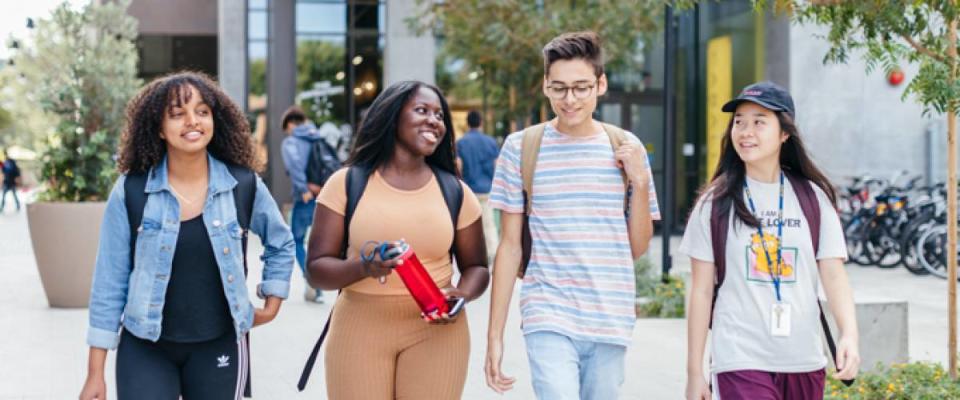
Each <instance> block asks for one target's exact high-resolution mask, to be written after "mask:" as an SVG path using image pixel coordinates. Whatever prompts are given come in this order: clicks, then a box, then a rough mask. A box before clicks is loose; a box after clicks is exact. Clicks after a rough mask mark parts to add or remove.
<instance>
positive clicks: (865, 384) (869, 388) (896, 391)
mask: <svg viewBox="0 0 960 400" xmlns="http://www.w3.org/2000/svg"><path fill="white" fill-rule="evenodd" d="M956 398H960V383H957V382H954V381H952V380H951V379H950V377H949V376H948V374H947V371H945V370H944V368H943V366H941V365H940V364H938V363H933V362H923V361H919V362H912V363H909V364H892V365H890V366H889V367H886V366H882V365H878V366H877V368H876V369H875V370H874V371H872V372H868V373H865V374H861V375H860V376H859V377H857V381H856V383H854V385H853V386H851V387H846V386H844V385H843V384H842V383H840V381H838V380H836V379H834V378H833V377H832V376H831V374H827V383H826V386H825V387H824V399H825V400H841V399H842V400H848V399H849V400H873V399H930V400H934V399H937V400H939V399H956Z"/></svg>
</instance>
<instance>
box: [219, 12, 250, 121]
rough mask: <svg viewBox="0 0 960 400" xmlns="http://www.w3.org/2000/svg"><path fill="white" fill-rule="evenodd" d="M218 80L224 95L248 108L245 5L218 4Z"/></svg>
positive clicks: (243, 107) (243, 108)
mask: <svg viewBox="0 0 960 400" xmlns="http://www.w3.org/2000/svg"><path fill="white" fill-rule="evenodd" d="M217 37H218V38H219V40H217V53H218V58H217V80H218V81H219V82H220V87H222V88H223V90H224V91H225V92H227V95H228V96H230V98H231V99H233V101H235V102H236V103H237V105H239V106H240V109H241V110H246V109H247V2H246V0H219V1H218V2H217Z"/></svg>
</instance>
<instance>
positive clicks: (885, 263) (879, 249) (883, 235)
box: [864, 221, 901, 268]
mask: <svg viewBox="0 0 960 400" xmlns="http://www.w3.org/2000/svg"><path fill="white" fill-rule="evenodd" d="M877 222H878V223H877V225H876V226H874V227H873V229H871V230H870V234H869V239H868V240H867V241H866V242H864V244H865V247H864V250H865V253H866V256H867V259H868V260H870V263H871V264H873V265H876V266H877V267H879V268H895V267H896V266H897V265H900V260H901V252H900V242H899V241H898V240H896V239H894V238H893V235H891V234H890V232H889V230H888V229H887V227H886V226H884V225H883V224H882V223H880V221H877Z"/></svg>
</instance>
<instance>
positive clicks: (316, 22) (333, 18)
mask: <svg viewBox="0 0 960 400" xmlns="http://www.w3.org/2000/svg"><path fill="white" fill-rule="evenodd" d="M296 12H297V33H298V34H303V33H345V32H346V31H347V4H346V3H345V2H337V3H318V2H303V1H300V2H297V10H296Z"/></svg>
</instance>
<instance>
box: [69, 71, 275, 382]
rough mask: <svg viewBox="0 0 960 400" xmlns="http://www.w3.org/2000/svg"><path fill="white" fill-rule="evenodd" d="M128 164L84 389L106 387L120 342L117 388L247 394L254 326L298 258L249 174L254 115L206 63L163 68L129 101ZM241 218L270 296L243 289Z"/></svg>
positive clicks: (265, 317) (98, 275)
mask: <svg viewBox="0 0 960 400" xmlns="http://www.w3.org/2000/svg"><path fill="white" fill-rule="evenodd" d="M119 169H120V172H121V173H122V175H121V177H120V178H119V179H118V180H117V182H116V184H115V185H114V188H113V190H112V192H111V193H110V198H109V199H108V200H107V208H106V212H105V214H104V218H103V225H102V226H101V229H100V245H99V249H98V254H97V261H96V270H95V272H94V277H93V288H92V290H91V294H90V320H89V330H88V333H87V343H88V344H89V345H90V355H89V361H88V364H89V365H88V373H87V380H86V383H85V385H84V387H83V391H82V392H81V394H80V399H81V400H87V399H103V398H105V397H106V384H105V380H104V362H105V359H106V355H107V351H108V350H110V349H116V350H117V365H116V381H117V397H118V398H120V399H121V400H123V399H176V398H178V397H181V396H182V398H183V399H187V400H189V399H238V398H240V396H241V394H242V392H243V388H244V386H245V384H246V372H247V360H248V355H247V348H246V342H245V339H244V338H245V336H246V333H247V332H248V331H249V330H250V328H252V327H254V326H258V325H261V324H264V323H267V322H270V321H271V320H273V318H274V317H275V316H276V315H277V312H278V311H279V309H280V303H281V301H282V300H283V299H285V298H286V297H287V294H288V291H289V282H290V271H291V269H292V267H293V237H292V235H291V234H290V230H289V229H288V228H287V226H286V225H285V224H284V222H283V217H282V216H281V215H280V211H279V210H278V209H277V205H276V203H275V202H274V200H273V198H272V197H271V196H270V193H269V191H268V190H267V188H266V186H265V185H264V184H263V182H262V181H261V180H260V179H259V178H258V177H257V176H256V174H255V173H254V172H253V170H254V169H255V165H254V150H253V146H252V142H251V140H250V127H249V126H248V124H247V121H246V119H245V118H244V117H243V114H242V113H241V112H240V110H239V108H238V107H237V106H236V104H234V103H233V102H232V101H231V100H230V99H229V98H228V97H227V95H226V94H224V93H223V91H222V90H221V89H220V88H219V87H217V85H216V84H215V83H213V82H212V81H211V80H210V79H209V78H208V77H206V76H204V75H202V74H199V73H192V72H185V73H178V74H173V75H169V76H166V77H162V78H159V79H157V80H154V81H153V82H151V83H150V84H148V85H147V86H146V87H144V88H143V89H142V90H141V91H140V93H139V94H138V95H137V96H136V97H134V98H133V100H131V101H130V103H129V104H128V106H127V126H126V128H125V130H124V133H123V137H122V139H121V146H120V160H119ZM137 182H139V183H137ZM243 188H248V189H246V191H247V193H249V194H250V195H249V196H247V197H248V198H252V200H251V201H247V205H246V206H245V207H244V208H246V207H249V208H248V209H247V211H246V212H243V211H241V210H240V209H239V207H238V205H239V204H243V203H244V201H243V199H242V198H243V197H244V196H243V195H242V194H243V193H244V189H243ZM238 193H239V195H238ZM251 202H252V205H251V204H249V203H251ZM245 213H249V214H245ZM138 215H139V216H140V218H139V219H138V218H137V217H135V216H138ZM247 216H248V217H249V218H246V217H247ZM137 220H139V221H140V224H138V225H134V224H136V222H132V221H137ZM242 221H246V225H247V226H248V227H249V229H250V230H252V231H253V232H254V233H256V234H257V236H258V237H260V239H261V241H262V243H263V246H264V249H265V250H264V253H263V255H262V257H261V259H262V260H263V275H262V282H261V283H260V284H259V285H258V286H257V295H258V296H259V297H261V298H264V299H265V305H264V306H263V307H262V308H256V307H254V305H253V304H252V303H251V301H250V299H249V297H248V294H247V287H246V284H245V279H244V274H245V265H244V264H245V262H244V255H243V249H244V246H243V244H242V243H244V238H245V237H246V233H247V232H246V229H245V228H247V226H243V225H244V222H242Z"/></svg>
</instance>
